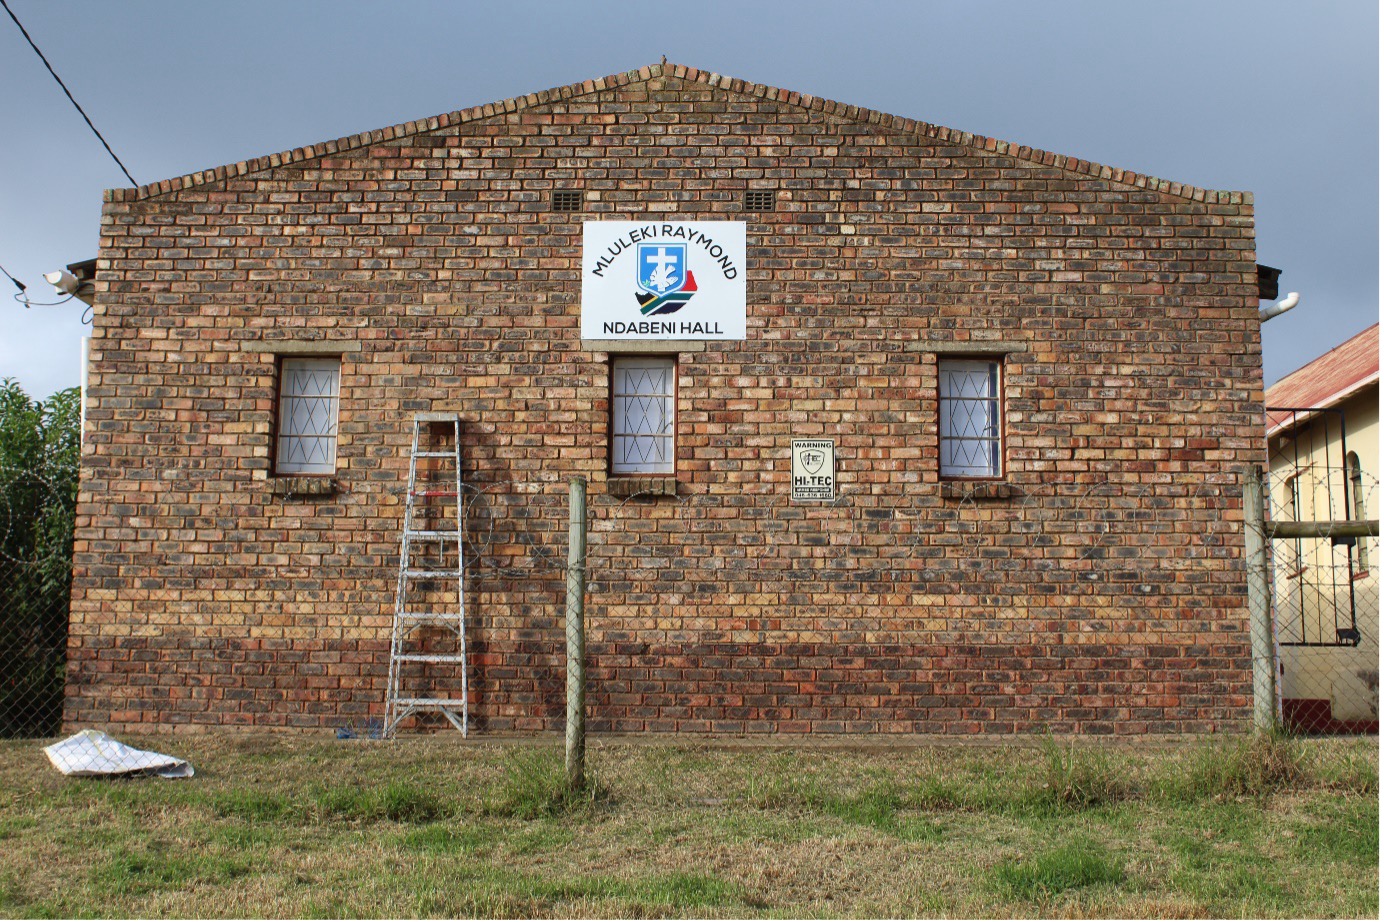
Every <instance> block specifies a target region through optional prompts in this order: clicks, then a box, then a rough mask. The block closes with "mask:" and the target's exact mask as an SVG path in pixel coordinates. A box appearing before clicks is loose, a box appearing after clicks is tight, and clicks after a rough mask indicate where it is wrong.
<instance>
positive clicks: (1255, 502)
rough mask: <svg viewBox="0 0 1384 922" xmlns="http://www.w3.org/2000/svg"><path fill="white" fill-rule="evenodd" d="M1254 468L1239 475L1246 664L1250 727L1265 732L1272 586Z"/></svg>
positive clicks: (1270, 692) (1270, 701)
mask: <svg viewBox="0 0 1384 922" xmlns="http://www.w3.org/2000/svg"><path fill="white" fill-rule="evenodd" d="M1261 477H1262V475H1261V472H1260V470H1259V468H1258V466H1256V465H1252V464H1251V465H1246V466H1245V468H1244V470H1243V472H1242V475H1241V486H1242V488H1243V489H1242V494H1241V495H1242V496H1243V498H1244V513H1245V570H1246V572H1247V574H1248V578H1249V642H1250V663H1251V667H1250V668H1251V670H1252V674H1253V677H1254V728H1255V729H1256V730H1269V729H1271V728H1272V727H1273V726H1274V724H1275V723H1276V722H1277V721H1276V717H1277V708H1275V707H1274V681H1275V678H1276V677H1275V675H1274V669H1275V663H1274V655H1273V621H1272V605H1273V586H1272V585H1270V577H1269V546H1268V539H1267V537H1266V532H1265V528H1264V481H1263V480H1262V479H1261Z"/></svg>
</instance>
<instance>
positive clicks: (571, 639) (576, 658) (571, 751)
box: [567, 477, 586, 791]
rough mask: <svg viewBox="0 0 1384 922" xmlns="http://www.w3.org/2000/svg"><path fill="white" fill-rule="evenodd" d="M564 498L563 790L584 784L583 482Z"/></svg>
mask: <svg viewBox="0 0 1384 922" xmlns="http://www.w3.org/2000/svg"><path fill="white" fill-rule="evenodd" d="M568 486H569V492H568V497H567V787H568V789H569V790H573V791H576V790H579V789H581V788H582V787H583V786H584V785H585V783H586V481H585V480H584V479H583V478H581V477H573V478H572V479H571V481H570V482H569V484H568Z"/></svg>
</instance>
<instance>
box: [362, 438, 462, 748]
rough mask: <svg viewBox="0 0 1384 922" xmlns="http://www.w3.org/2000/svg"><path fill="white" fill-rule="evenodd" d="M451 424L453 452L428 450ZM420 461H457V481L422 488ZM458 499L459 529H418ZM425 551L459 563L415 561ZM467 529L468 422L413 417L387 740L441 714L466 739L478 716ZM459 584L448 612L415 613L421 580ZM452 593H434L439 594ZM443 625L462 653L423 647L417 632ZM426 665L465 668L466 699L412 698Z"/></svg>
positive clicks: (392, 644)
mask: <svg viewBox="0 0 1384 922" xmlns="http://www.w3.org/2000/svg"><path fill="white" fill-rule="evenodd" d="M439 424H450V427H451V432H450V435H451V440H452V443H451V449H450V450H446V451H439V450H428V449H420V447H419V445H420V442H421V441H422V439H423V437H424V434H425V433H424V430H425V428H427V427H430V426H433V425H439ZM420 458H438V459H445V458H450V459H451V460H452V464H453V470H452V471H450V472H448V473H450V474H451V475H452V477H451V482H450V483H449V484H446V485H445V487H442V488H439V486H438V485H437V484H435V483H432V482H429V483H427V484H425V485H421V486H420V484H419V480H418V473H419V471H418V460H419V459H420ZM447 499H451V500H453V501H454V503H455V512H454V514H455V518H456V522H455V526H454V527H451V528H443V529H440V530H439V529H437V528H431V529H419V528H415V527H414V523H415V520H416V518H417V516H418V515H419V514H420V513H421V514H423V516H424V517H425V518H427V517H430V516H429V513H431V514H432V517H435V516H439V515H441V516H445V513H446V511H447V509H446V506H445V505H441V506H439V504H438V503H436V502H432V501H436V500H447ZM419 546H422V548H424V549H428V548H431V549H433V550H435V551H436V553H435V554H433V555H432V557H433V558H434V559H435V560H440V561H446V560H447V559H449V558H451V557H453V556H454V557H455V560H456V563H455V566H452V565H450V564H445V563H441V564H435V563H427V564H423V565H420V564H419V563H417V562H416V561H415V560H414V556H415V548H418V547H419ZM465 550H466V547H465V533H464V530H463V509H462V496H461V420H460V419H459V418H458V417H457V415H456V414H455V413H419V414H417V415H416V416H414V418H413V447H412V449H411V450H410V451H409V461H408V492H407V495H406V497H405V501H404V528H403V531H402V533H401V534H400V536H399V583H398V588H397V590H396V592H395V596H394V626H393V630H392V632H391V635H390V642H389V686H388V691H387V693H386V699H385V712H384V713H385V717H384V734H383V735H384V736H385V737H390V736H393V735H394V731H395V730H396V729H397V728H398V726H399V723H400V722H401V721H403V720H404V719H405V718H407V717H410V716H412V715H414V714H421V713H429V712H435V713H441V714H442V716H443V717H445V718H447V720H448V721H449V722H450V723H451V724H452V726H453V727H456V728H457V729H458V730H460V731H461V735H462V736H465V735H466V728H467V724H468V723H469V718H470V708H469V704H468V698H469V695H468V685H467V675H466V672H467V669H466V553H465ZM451 580H455V581H456V605H455V607H452V606H451V605H445V606H441V609H442V610H433V611H417V610H413V609H410V608H409V598H410V595H411V594H416V590H415V591H414V592H413V593H411V592H410V590H411V589H413V588H414V583H415V582H437V583H444V582H449V581H451ZM439 594H446V593H445V592H441V593H439V592H434V593H433V595H434V596H436V595H439ZM428 627H434V628H435V627H442V628H446V629H449V630H450V631H452V632H455V634H456V648H455V650H456V652H454V653H436V652H427V651H422V650H419V649H417V648H416V646H415V645H416V639H415V632H417V631H418V630H419V629H420V628H428ZM411 663H419V664H423V665H424V666H425V667H426V666H438V665H445V664H455V665H456V666H457V667H458V669H459V671H460V680H461V694H460V695H459V696H446V697H430V696H425V695H422V694H409V693H407V692H406V690H405V689H404V687H403V686H404V683H405V681H406V680H407V678H408V676H407V675H406V673H407V672H408V664H411Z"/></svg>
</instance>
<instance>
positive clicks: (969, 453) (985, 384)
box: [937, 360, 1002, 477]
mask: <svg viewBox="0 0 1384 922" xmlns="http://www.w3.org/2000/svg"><path fill="white" fill-rule="evenodd" d="M937 373H938V378H939V390H940V398H941V399H940V400H939V407H938V409H939V411H940V415H941V429H942V438H941V453H942V458H941V473H942V476H943V477H998V476H1000V474H1001V473H1002V471H1001V468H1000V363H999V362H990V361H975V360H955V361H953V360H946V361H942V362H940V363H938V369H937Z"/></svg>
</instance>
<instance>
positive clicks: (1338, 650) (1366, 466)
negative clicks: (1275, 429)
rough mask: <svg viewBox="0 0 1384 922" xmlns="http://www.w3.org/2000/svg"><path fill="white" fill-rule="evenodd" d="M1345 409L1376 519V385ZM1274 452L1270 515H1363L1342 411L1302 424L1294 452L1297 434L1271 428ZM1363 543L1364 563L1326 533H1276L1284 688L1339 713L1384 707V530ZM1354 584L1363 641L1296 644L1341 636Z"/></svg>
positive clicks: (1357, 716) (1365, 716)
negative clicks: (1382, 618)
mask: <svg viewBox="0 0 1384 922" xmlns="http://www.w3.org/2000/svg"><path fill="white" fill-rule="evenodd" d="M1340 408H1341V409H1343V410H1344V411H1345V443H1346V444H1345V450H1346V451H1347V452H1351V453H1353V454H1355V455H1356V457H1357V458H1358V459H1359V463H1360V469H1361V472H1362V476H1361V480H1362V484H1363V496H1362V499H1363V505H1364V510H1363V511H1364V513H1365V515H1364V517H1365V518H1370V519H1378V518H1379V476H1380V467H1379V387H1378V385H1377V384H1376V385H1374V386H1372V387H1369V388H1367V389H1366V390H1365V391H1363V392H1361V393H1359V394H1357V395H1355V396H1354V397H1352V398H1350V399H1349V400H1347V401H1345V402H1344V403H1342V404H1341V405H1340ZM1269 457H1270V465H1269V484H1268V490H1269V495H1270V509H1271V513H1270V514H1271V515H1272V516H1273V518H1274V519H1275V520H1294V519H1296V520H1299V521H1322V520H1331V519H1334V520H1340V519H1344V518H1347V517H1349V518H1352V519H1355V518H1360V517H1361V516H1360V515H1359V511H1358V510H1357V508H1356V505H1355V504H1356V500H1355V494H1356V491H1355V489H1354V486H1353V485H1352V484H1351V483H1350V478H1349V477H1348V475H1347V474H1346V472H1345V470H1343V468H1342V461H1343V458H1342V449H1341V438H1340V417H1339V416H1337V415H1336V414H1334V413H1326V414H1322V415H1320V416H1318V417H1315V418H1314V419H1312V420H1311V421H1309V422H1307V423H1306V424H1304V425H1303V426H1301V427H1299V439H1298V443H1297V451H1296V452H1295V451H1294V445H1293V440H1292V434H1291V433H1281V434H1279V435H1275V436H1273V437H1271V438H1270V439H1269ZM1295 481H1296V485H1295V486H1294V482H1295ZM1294 492H1296V497H1297V508H1296V510H1294V508H1293V502H1292V499H1293V496H1294ZM1347 504H1349V505H1350V509H1349V511H1348V512H1347V509H1346V506H1347ZM1362 544H1363V547H1364V550H1365V565H1363V566H1362V565H1361V558H1360V557H1359V549H1358V548H1356V549H1353V550H1350V551H1348V550H1347V549H1345V548H1342V547H1334V548H1333V547H1332V546H1331V542H1330V541H1329V540H1326V539H1311V540H1303V541H1300V542H1299V541H1291V540H1283V539H1275V540H1274V541H1273V546H1274V596H1275V598H1274V613H1275V618H1276V620H1277V627H1278V638H1279V641H1280V647H1279V654H1280V669H1281V671H1280V687H1281V691H1282V696H1283V697H1284V698H1317V699H1327V700H1329V701H1330V702H1331V714H1332V716H1333V717H1334V718H1336V719H1337V720H1370V719H1375V718H1377V716H1378V707H1379V567H1380V564H1381V563H1382V562H1384V561H1381V560H1380V559H1379V541H1378V539H1375V538H1368V539H1363V540H1362ZM1347 554H1349V555H1350V557H1349V558H1347ZM1352 589H1353V590H1354V596H1355V619H1356V627H1357V629H1358V630H1359V631H1360V634H1361V642H1360V645H1359V646H1357V647H1349V646H1325V647H1307V646H1294V645H1292V643H1291V641H1293V640H1298V639H1302V638H1304V637H1305V638H1307V639H1312V640H1316V639H1320V640H1324V641H1328V642H1329V641H1332V640H1334V635H1335V628H1336V626H1337V625H1338V624H1339V626H1348V624H1349V605H1350V595H1351V591H1352Z"/></svg>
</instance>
